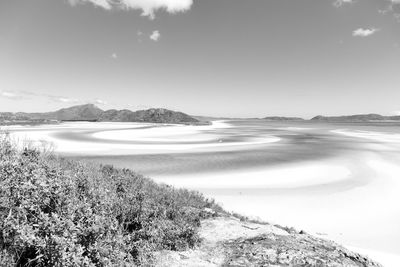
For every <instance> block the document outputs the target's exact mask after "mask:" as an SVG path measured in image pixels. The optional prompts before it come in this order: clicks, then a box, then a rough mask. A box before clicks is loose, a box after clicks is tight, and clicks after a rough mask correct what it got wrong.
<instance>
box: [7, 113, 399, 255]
mask: <svg viewBox="0 0 400 267" xmlns="http://www.w3.org/2000/svg"><path fill="white" fill-rule="evenodd" d="M8 130H9V131H10V132H11V133H12V136H13V137H14V138H16V139H18V140H27V139H28V140H31V141H33V143H35V144H38V143H44V142H50V143H52V144H53V149H54V150H55V152H56V153H59V154H61V155H63V156H66V157H71V158H76V159H79V160H82V159H83V160H87V161H93V162H100V163H107V164H113V165H115V166H117V167H127V168H132V169H134V170H136V171H138V172H140V173H143V174H145V175H147V176H150V177H152V178H153V179H155V180H156V181H159V182H164V183H169V184H173V185H175V186H178V187H186V188H192V189H196V190H200V191H201V192H203V193H204V194H206V195H207V196H210V197H213V198H215V199H216V200H217V202H219V203H221V205H223V206H224V207H225V208H226V209H228V210H233V211H236V212H240V213H242V214H245V215H249V216H253V217H259V218H260V219H263V220H266V221H270V222H273V223H279V224H282V225H288V226H295V227H297V228H299V229H304V230H306V231H309V232H311V233H314V234H316V235H320V236H322V237H326V238H330V239H334V240H337V241H338V242H341V243H343V244H345V245H348V246H352V247H357V248H362V249H365V250H367V251H371V250H373V251H378V252H383V253H390V254H393V255H400V246H398V244H397V243H398V240H399V239H400V228H399V227H398V226H399V225H400V207H399V206H398V205H396V204H395V203H399V200H400V196H399V195H400V194H398V192H400V180H399V177H398V174H399V173H400V164H399V163H400V124H399V123H390V122H386V123H381V122H380V123H359V124H323V123H311V122H265V121H261V120H246V121H244V120H243V121H225V122H222V121H221V122H215V123H214V124H213V125H212V126H177V125H154V124H140V123H63V124H60V125H44V126H36V127H9V128H8ZM372 254H373V256H374V255H375V254H374V253H372Z"/></svg>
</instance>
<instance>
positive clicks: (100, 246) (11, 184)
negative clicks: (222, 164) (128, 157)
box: [0, 137, 222, 266]
mask: <svg viewBox="0 0 400 267" xmlns="http://www.w3.org/2000/svg"><path fill="white" fill-rule="evenodd" d="M0 139H1V140H0V266H134V265H150V264H151V263H152V253H153V252H154V251H157V250H161V249H170V250H184V249H187V248H191V247H194V246H196V244H197V243H198V242H199V236H198V234H197V229H198V227H199V225H200V219H202V218H205V217H207V216H211V215H209V214H210V213H207V212H206V211H205V210H207V209H205V208H211V209H213V210H216V211H222V210H221V208H220V207H219V206H217V205H216V204H214V202H213V201H210V200H207V199H205V198H204V197H203V196H202V195H201V194H199V193H197V192H192V191H188V190H178V189H174V188H172V187H170V186H166V185H158V184H156V183H154V182H153V181H151V180H150V179H147V178H145V177H143V176H141V175H139V174H137V173H135V172H133V171H131V170H128V169H115V168H113V167H112V166H95V165H88V164H84V163H81V162H76V161H70V160H66V159H60V158H57V157H56V156H54V155H52V154H51V153H45V152H43V151H39V150H38V149H32V148H24V149H22V150H19V149H16V148H15V146H14V145H13V144H12V143H11V142H10V141H9V140H8V138H7V137H1V138H0Z"/></svg>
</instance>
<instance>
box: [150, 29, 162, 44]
mask: <svg viewBox="0 0 400 267" xmlns="http://www.w3.org/2000/svg"><path fill="white" fill-rule="evenodd" d="M160 37H161V34H160V32H159V31H153V32H152V34H150V39H151V40H153V41H154V42H157V41H158V40H159V39H160Z"/></svg>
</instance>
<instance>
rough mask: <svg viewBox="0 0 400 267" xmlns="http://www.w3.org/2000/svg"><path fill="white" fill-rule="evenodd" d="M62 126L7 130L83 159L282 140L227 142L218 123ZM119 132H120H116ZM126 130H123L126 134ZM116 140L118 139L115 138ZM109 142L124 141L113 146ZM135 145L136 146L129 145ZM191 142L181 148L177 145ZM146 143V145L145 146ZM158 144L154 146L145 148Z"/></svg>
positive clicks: (264, 138)
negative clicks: (85, 137)
mask: <svg viewBox="0 0 400 267" xmlns="http://www.w3.org/2000/svg"><path fill="white" fill-rule="evenodd" d="M74 124H75V123H62V124H59V125H42V126H34V127H21V126H11V127H7V128H5V130H8V131H10V132H11V136H12V138H13V139H14V140H17V141H18V142H20V143H25V142H26V140H30V142H31V143H32V144H34V145H41V144H42V143H48V144H50V145H51V146H52V147H53V149H54V151H55V152H57V153H63V154H80V155H135V154H153V153H159V154H162V153H164V154H165V153H179V152H181V153H185V152H196V151H197V152H201V151H216V150H220V151H222V150H224V151H233V150H240V149H242V148H243V147H250V146H257V145H264V144H269V143H274V142H278V141H280V138H278V137H274V136H269V135H264V136H260V137H254V138H243V140H241V141H237V142H231V141H224V138H225V136H223V135H218V134H215V133H214V134H211V133H209V132H213V131H215V130H216V129H223V128H230V127H231V126H230V125H229V124H227V123H225V122H223V121H215V122H213V123H212V125H206V126H190V125H187V126H186V125H164V126H163V125H160V124H148V123H146V124H140V123H115V127H114V126H113V125H114V123H98V124H96V123H90V122H82V123H76V124H75V127H74ZM146 126H154V128H150V129H149V128H144V129H142V128H143V127H146ZM114 129H116V130H114ZM122 129H123V130H122ZM88 130H93V131H95V130H96V131H95V132H94V133H92V134H91V135H89V136H88V137H89V138H90V139H91V140H90V141H91V142H89V141H82V140H74V139H64V138H57V137H55V136H54V133H57V132H63V131H70V132H73V133H82V134H83V133H84V132H85V131H88ZM113 136H114V137H113ZM108 141H124V142H127V143H113V142H108ZM129 141H134V142H135V143H129ZM177 141H179V142H187V143H181V144H177V143H176V142H177ZM141 142H142V143H141ZM145 142H154V144H151V143H149V144H145Z"/></svg>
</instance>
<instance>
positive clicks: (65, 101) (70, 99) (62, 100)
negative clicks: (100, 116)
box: [50, 97, 79, 103]
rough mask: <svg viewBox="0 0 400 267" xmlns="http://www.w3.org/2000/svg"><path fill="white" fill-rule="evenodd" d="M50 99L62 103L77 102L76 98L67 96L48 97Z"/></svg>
mask: <svg viewBox="0 0 400 267" xmlns="http://www.w3.org/2000/svg"><path fill="white" fill-rule="evenodd" d="M50 98H51V99H52V100H54V101H57V102H62V103H78V102H79V100H78V99H72V98H68V97H50Z"/></svg>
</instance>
